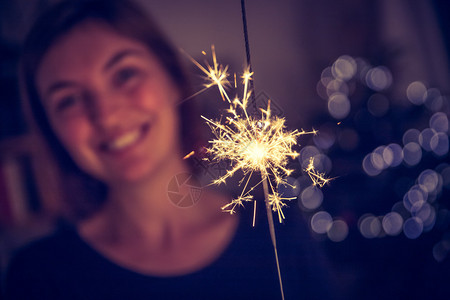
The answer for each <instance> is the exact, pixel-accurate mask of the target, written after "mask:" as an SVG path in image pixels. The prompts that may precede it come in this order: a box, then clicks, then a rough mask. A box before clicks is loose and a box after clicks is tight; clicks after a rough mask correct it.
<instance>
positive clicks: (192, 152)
mask: <svg viewBox="0 0 450 300" xmlns="http://www.w3.org/2000/svg"><path fill="white" fill-rule="evenodd" d="M194 154H195V151H191V152H189V153H188V154H186V156H185V157H183V159H188V158H189V157H191V156H192V155H194Z"/></svg>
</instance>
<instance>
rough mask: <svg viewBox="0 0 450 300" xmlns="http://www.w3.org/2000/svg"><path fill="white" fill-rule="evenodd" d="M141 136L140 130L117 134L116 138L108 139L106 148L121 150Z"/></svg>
mask: <svg viewBox="0 0 450 300" xmlns="http://www.w3.org/2000/svg"><path fill="white" fill-rule="evenodd" d="M140 136H141V131H140V130H135V131H132V132H129V133H126V134H123V135H121V136H119V137H118V138H116V139H114V140H112V141H110V142H109V143H108V146H107V148H108V149H109V150H112V151H118V150H122V149H124V148H126V147H128V146H130V145H132V144H134V143H135V142H136V141H137V140H138V139H139V137H140Z"/></svg>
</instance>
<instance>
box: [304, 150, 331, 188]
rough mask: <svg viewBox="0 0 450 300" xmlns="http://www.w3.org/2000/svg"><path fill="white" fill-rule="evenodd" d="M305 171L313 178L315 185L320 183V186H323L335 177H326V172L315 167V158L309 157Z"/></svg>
mask: <svg viewBox="0 0 450 300" xmlns="http://www.w3.org/2000/svg"><path fill="white" fill-rule="evenodd" d="M305 172H306V173H307V174H308V175H309V178H311V181H312V182H313V185H314V186H316V185H318V186H319V187H323V186H324V185H325V184H327V183H329V182H330V181H331V180H332V179H333V178H327V177H325V173H320V172H319V171H317V170H316V169H315V168H314V158H313V157H310V158H309V164H308V167H307V168H306V169H305Z"/></svg>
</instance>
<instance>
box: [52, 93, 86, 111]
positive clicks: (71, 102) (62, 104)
mask: <svg viewBox="0 0 450 300" xmlns="http://www.w3.org/2000/svg"><path fill="white" fill-rule="evenodd" d="M81 98H82V96H81V95H80V94H73V95H68V96H65V97H62V98H61V99H60V100H59V101H58V102H57V104H56V111H57V112H63V111H65V110H67V109H69V108H71V107H74V106H76V105H77V104H78V103H79V102H80V101H81V100H82V99H81Z"/></svg>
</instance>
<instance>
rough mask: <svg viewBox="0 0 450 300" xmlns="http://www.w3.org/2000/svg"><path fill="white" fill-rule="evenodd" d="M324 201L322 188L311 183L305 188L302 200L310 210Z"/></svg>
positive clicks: (301, 196) (301, 202)
mask: <svg viewBox="0 0 450 300" xmlns="http://www.w3.org/2000/svg"><path fill="white" fill-rule="evenodd" d="M322 202H323V193H322V190H321V189H319V188H318V187H316V186H314V185H311V186H308V187H307V188H305V189H304V190H303V191H302V193H301V195H300V202H299V204H301V205H302V206H303V207H304V208H306V209H308V210H314V209H317V208H318V207H319V206H320V205H322Z"/></svg>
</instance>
